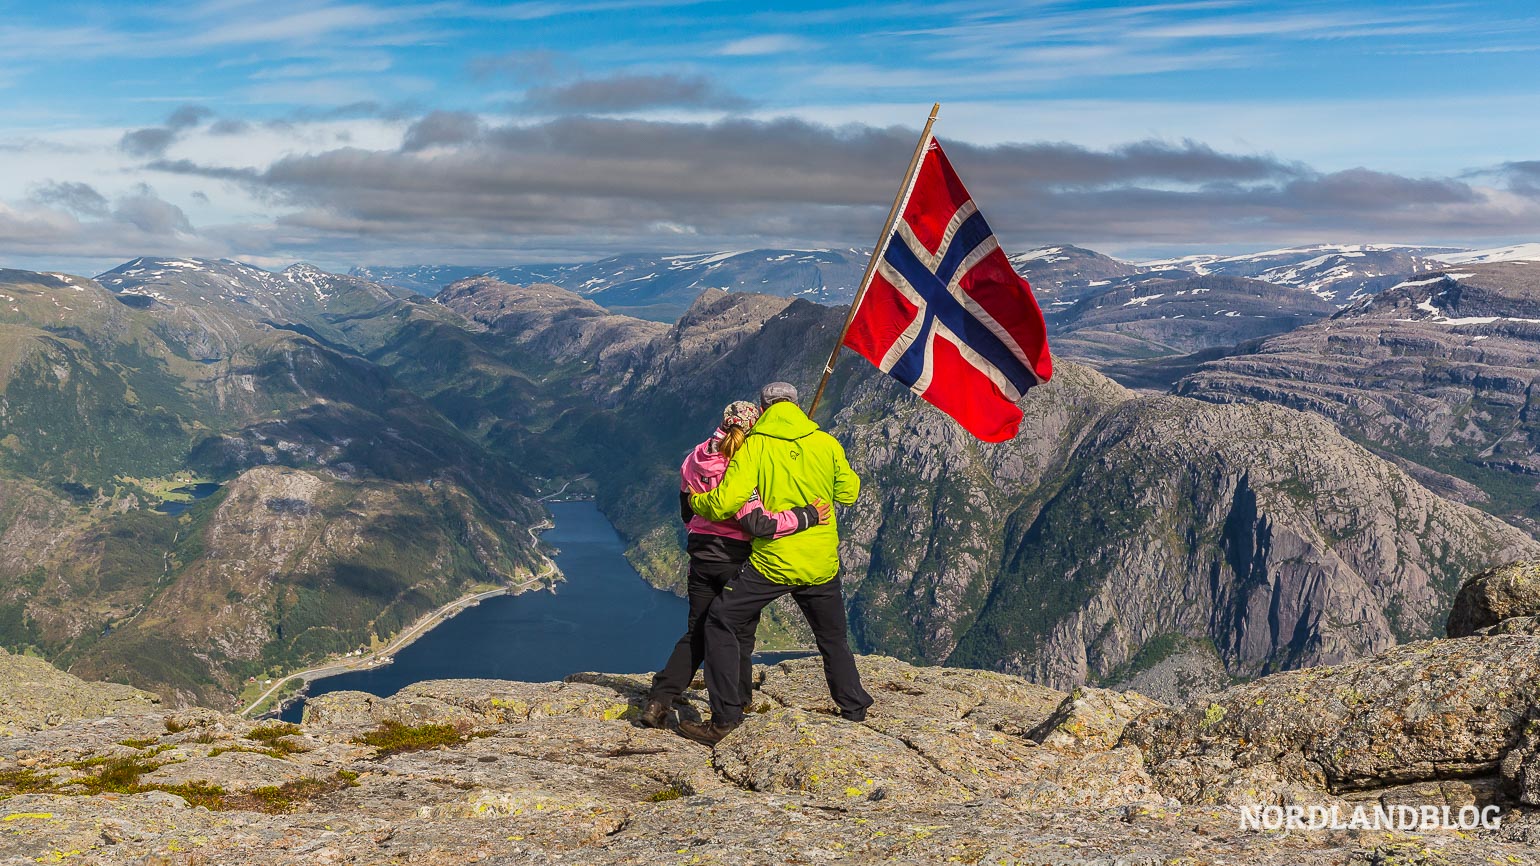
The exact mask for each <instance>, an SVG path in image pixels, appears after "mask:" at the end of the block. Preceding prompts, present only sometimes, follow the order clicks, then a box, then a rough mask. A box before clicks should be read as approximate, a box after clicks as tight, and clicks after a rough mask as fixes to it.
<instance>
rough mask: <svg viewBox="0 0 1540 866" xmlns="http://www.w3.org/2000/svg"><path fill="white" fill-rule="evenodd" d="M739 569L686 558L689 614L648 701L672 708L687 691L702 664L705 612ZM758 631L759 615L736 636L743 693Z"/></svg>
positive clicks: (750, 681) (748, 687) (738, 564)
mask: <svg viewBox="0 0 1540 866" xmlns="http://www.w3.org/2000/svg"><path fill="white" fill-rule="evenodd" d="M747 552H748V545H747V544H745V545H744V553H745V555H747ZM742 567H743V560H741V559H740V560H737V561H733V562H711V561H702V560H700V559H698V558H696V557H694V556H691V557H690V574H689V584H688V590H687V592H688V595H689V600H690V613H689V615H688V618H687V619H686V620H685V628H684V636H683V637H681V638H680V639H679V642H678V643H676V644H674V651H673V652H672V653H670V654H669V657H668V661H667V662H666V663H665V664H664V665H663V669H662V670H660V671H658V672H657V674H655V675H654V676H653V678H652V691H651V692H649V693H648V695H647V699H648V700H650V701H661V702H663V703H665V704H672V703H673V702H674V699H675V698H677V697H679V696H680V695H681V694H683V693H684V690H685V689H687V688H689V687H690V680H693V679H695V671H696V669H697V668H699V667H700V666H701V663H702V662H704V661H705V660H706V633H705V629H704V628H703V626H704V625H705V618H706V611H707V610H708V609H709V608H710V607H711V603H712V602H714V601H716V600H717V596H718V595H719V594H720V593H721V592H722V587H723V586H725V585H727V582H728V581H729V580H732V579H733V577H734V576H735V575H737V573H738V569H740V568H742ZM758 627H759V614H758V613H756V614H755V615H754V616H753V617H752V618H750V619H749V620H748V621H747V622H745V623H744V624H743V629H742V631H741V632H740V633H739V634H738V640H737V645H738V647H739V649H738V663H737V666H736V670H737V671H738V681H739V682H740V683H742V684H743V690H744V693H745V694H747V693H748V692H750V691H752V690H753V688H754V663H753V660H752V657H753V655H754V631H755V629H757V628H758Z"/></svg>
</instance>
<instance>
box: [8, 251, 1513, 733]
mask: <svg viewBox="0 0 1540 866" xmlns="http://www.w3.org/2000/svg"><path fill="white" fill-rule="evenodd" d="M1524 254H1525V253H1524V252H1523V250H1522V248H1521V249H1520V250H1519V252H1517V253H1512V254H1503V253H1492V254H1489V255H1487V257H1491V256H1498V257H1501V256H1503V255H1517V256H1519V257H1520V258H1522V256H1523V255H1524ZM1438 255H1454V254H1451V253H1448V252H1447V251H1443V250H1430V249H1420V248H1407V249H1400V248H1389V249H1380V248H1369V247H1357V248H1353V247H1329V248H1326V247H1323V248H1301V249H1299V250H1294V251H1269V252H1268V253H1264V254H1258V255H1256V256H1250V257H1245V256H1242V257H1233V256H1232V257H1203V258H1200V259H1193V260H1184V261H1173V262H1153V263H1144V264H1130V263H1124V262H1119V261H1117V260H1115V259H1111V258H1108V257H1106V256H1101V255H1100V254H1097V253H1094V252H1092V251H1089V250H1084V249H1081V248H1077V247H1073V246H1068V245H1063V246H1058V247H1048V248H1044V249H1042V250H1037V251H1033V252H1029V253H1027V254H1023V255H1020V256H1017V257H1015V258H1014V259H1013V264H1015V265H1016V266H1017V267H1018V269H1020V270H1022V271H1023V272H1024V273H1025V274H1027V275H1028V276H1029V279H1032V281H1033V283H1034V287H1035V288H1036V290H1037V293H1038V296H1039V299H1040V300H1041V301H1042V302H1043V305H1044V307H1045V310H1047V311H1048V314H1049V322H1050V328H1051V330H1052V336H1051V339H1052V341H1053V343H1054V346H1055V347H1056V350H1057V352H1058V356H1059V357H1058V363H1057V375H1056V376H1055V378H1054V379H1053V381H1052V382H1051V383H1050V384H1049V385H1047V386H1044V387H1042V388H1039V389H1036V390H1034V391H1033V392H1031V393H1030V394H1029V395H1028V396H1027V397H1026V399H1025V400H1024V401H1023V404H1022V405H1023V408H1024V409H1025V410H1026V412H1027V419H1026V421H1025V422H1024V425H1023V430H1022V433H1021V435H1020V436H1018V437H1017V438H1016V439H1015V440H1013V441H1012V442H1007V443H1001V444H999V445H985V444H982V443H979V442H977V441H974V440H972V439H971V438H969V437H967V436H966V435H964V434H962V433H961V431H960V430H959V429H958V428H956V426H955V425H954V424H952V423H951V422H950V421H949V420H947V419H946V418H945V417H944V416H940V415H939V414H937V413H935V412H934V411H933V410H930V409H929V408H928V407H926V406H925V405H924V404H921V403H918V402H916V401H914V400H913V399H912V398H911V397H910V396H909V395H908V394H907V393H905V392H903V391H902V389H900V388H899V387H898V386H896V385H895V384H893V383H891V382H890V381H889V380H887V379H886V378H885V377H882V376H881V375H880V374H876V373H875V372H874V371H872V370H870V369H869V368H867V367H866V365H864V364H862V363H859V362H857V361H856V360H855V359H853V358H852V357H846V358H844V359H843V360H842V361H841V363H840V364H839V365H838V367H837V369H836V371H835V375H834V378H833V381H832V383H831V386H830V392H829V397H830V399H829V400H828V403H827V406H828V408H827V409H821V411H820V415H819V418H818V420H819V421H820V423H823V424H824V425H825V426H827V427H828V428H829V429H830V430H831V431H832V432H834V433H835V434H836V435H837V436H839V437H840V438H841V440H842V441H844V442H845V444H846V446H847V449H848V451H849V453H850V456H851V459H852V462H853V464H854V465H855V466H856V467H857V469H858V471H860V472H861V473H862V475H863V477H864V478H865V479H866V480H867V492H866V493H865V494H863V498H862V501H861V502H859V503H858V504H857V505H856V506H854V507H853V508H851V509H849V510H848V512H847V513H846V514H845V515H844V516H843V517H842V523H843V524H844V530H843V535H844V541H843V546H842V551H841V553H842V560H843V562H844V563H845V569H846V572H847V577H846V579H847V585H848V587H849V592H850V605H851V608H850V616H851V623H852V635H853V640H854V641H855V642H856V644H857V646H858V648H859V649H861V650H862V651H864V652H875V653H882V654H887V655H893V656H896V657H899V658H901V659H904V660H906V661H910V662H915V663H928V664H939V663H945V664H962V665H967V666H972V667H985V668H992V669H996V670H1002V671H1007V672H1011V673H1018V674H1022V675H1024V676H1027V677H1029V678H1031V679H1034V680H1036V681H1039V682H1043V683H1045V684H1048V685H1052V686H1054V687H1058V688H1065V687H1068V686H1071V685H1074V684H1076V683H1080V682H1092V683H1098V684H1104V685H1116V684H1120V683H1127V682H1129V681H1132V680H1134V679H1136V678H1142V679H1140V681H1141V682H1148V681H1155V680H1159V681H1162V682H1177V681H1180V682H1184V683H1187V684H1188V685H1189V686H1191V685H1192V684H1193V683H1194V682H1197V683H1199V684H1202V685H1206V686H1208V687H1217V686H1220V685H1223V684H1225V683H1228V682H1230V681H1232V680H1236V679H1242V680H1244V679H1250V678H1253V677H1257V676H1261V675H1265V674H1268V673H1271V672H1274V671H1278V670H1286V669H1292V668H1297V667H1300V666H1305V665H1313V664H1329V663H1336V662H1342V661H1347V660H1350V659H1353V658H1358V657H1361V656H1364V655H1367V654H1372V653H1375V652H1379V651H1382V650H1384V649H1386V648H1388V647H1390V646H1393V645H1395V644H1398V643H1401V642H1404V641H1407V640H1413V639H1417V638H1420V637H1425V636H1429V635H1430V634H1431V633H1432V632H1433V631H1434V629H1435V624H1436V623H1437V622H1438V621H1439V619H1440V617H1441V616H1442V615H1443V612H1444V611H1446V610H1447V606H1448V604H1449V601H1450V598H1451V597H1452V592H1453V590H1454V587H1455V584H1456V581H1457V580H1458V578H1459V576H1460V575H1463V574H1467V573H1470V572H1472V571H1476V570H1480V568H1482V567H1484V566H1485V565H1486V564H1488V563H1492V562H1497V561H1501V560H1503V559H1505V558H1512V557H1518V556H1535V555H1540V543H1537V541H1536V524H1535V522H1534V521H1535V513H1534V511H1533V509H1534V508H1535V507H1536V505H1535V503H1536V501H1537V498H1540V497H1537V492H1536V489H1535V486H1536V482H1535V481H1534V478H1535V477H1536V476H1534V475H1533V474H1532V473H1531V472H1530V470H1531V469H1532V468H1533V467H1530V466H1529V462H1532V460H1533V454H1534V453H1535V450H1536V441H1535V439H1534V437H1533V436H1532V435H1531V434H1532V433H1533V430H1532V429H1531V428H1532V424H1531V423H1530V422H1531V421H1532V420H1533V417H1532V416H1533V415H1534V413H1533V411H1532V408H1533V407H1531V406H1530V405H1529V403H1530V402H1533V401H1532V400H1530V396H1532V395H1530V394H1529V392H1530V391H1533V390H1534V389H1533V387H1532V382H1531V378H1532V376H1530V377H1529V378H1526V376H1527V375H1529V374H1527V373H1526V372H1525V371H1528V370H1533V369H1534V368H1535V360H1536V359H1535V357H1534V355H1533V351H1532V349H1533V345H1534V343H1533V341H1534V339H1535V328H1536V327H1537V326H1536V325H1534V324H1533V323H1532V322H1530V321H1529V320H1532V319H1540V312H1537V311H1536V303H1537V302H1536V301H1535V298H1536V295H1535V294H1534V292H1535V285H1536V275H1537V274H1540V263H1528V262H1524V261H1498V262H1487V261H1485V260H1483V261H1480V262H1477V263H1475V264H1461V265H1459V266H1458V270H1455V269H1453V268H1451V267H1448V266H1445V265H1443V264H1442V263H1441V262H1439V261H1438V260H1437V259H1436V258H1435V257H1436V256H1438ZM1461 255H1473V256H1476V257H1478V258H1482V257H1483V254H1461ZM841 256H842V257H843V258H841ZM859 256H860V251H856V250H852V251H844V252H843V253H840V254H839V255H835V253H834V252H831V251H801V252H799V251H775V250H769V251H763V250H762V251H753V252H752V253H747V252H746V253H733V254H725V253H724V254H720V255H700V256H678V257H673V258H667V259H664V258H659V257H653V258H651V259H649V258H648V257H645V256H641V257H635V259H634V260H628V261H627V262H626V263H624V266H622V263H621V262H615V261H611V262H601V263H595V264H594V265H593V266H583V267H577V266H572V267H570V268H568V267H566V266H563V267H562V268H555V267H552V268H543V269H539V268H537V269H529V270H527V271H521V270H517V269H504V270H503V271H501V272H498V271H497V269H468V270H469V271H472V272H474V273H467V272H466V270H467V269H462V270H459V271H457V270H455V269H453V268H419V269H400V270H399V271H390V272H382V271H379V270H377V269H368V268H360V269H358V270H357V271H356V273H355V275H353V276H339V275H335V274H328V273H325V272H322V271H320V270H318V269H315V268H312V267H309V266H304V265H297V266H294V267H291V268H289V269H287V270H285V271H282V272H278V273H273V272H268V271H262V270H259V269H256V268H251V267H248V266H245V265H240V264H237V263H233V262H214V261H206V260H189V259H149V258H145V259H136V260H133V261H131V262H128V263H125V264H124V265H122V266H120V267H118V268H114V269H113V270H111V271H109V272H107V273H105V274H103V275H102V276H101V277H100V278H99V279H98V280H96V281H92V280H87V279H84V278H79V277H69V276H63V275H51V274H38V273H31V272H21V271H4V272H0V277H3V285H0V294H3V295H4V296H5V299H6V300H7V301H8V304H9V305H8V306H0V339H3V342H0V347H3V348H4V352H5V354H4V358H3V360H4V362H5V363H4V365H3V366H0V385H3V397H4V408H5V411H4V412H3V413H0V446H3V447H0V486H3V487H4V493H5V496H4V497H3V502H4V505H3V506H0V537H3V538H4V540H5V553H4V554H3V556H0V644H3V645H4V646H5V647H6V648H8V649H11V650H13V651H22V650H25V651H30V652H35V653H39V654H41V655H43V656H45V657H47V658H49V659H50V660H53V661H55V662H56V663H58V664H60V665H62V666H64V667H67V668H69V669H70V670H72V671H73V672H76V673H79V674H81V675H86V676H90V677H93V678H108V679H114V680H118V681H123V682H129V683H133V684H135V685H138V686H140V687H144V688H150V689H152V690H155V691H158V692H160V693H161V694H162V695H163V696H164V697H165V698H166V699H168V700H171V701H173V702H177V703H204V704H212V705H216V706H220V707H223V708H227V709H233V708H235V701H236V695H237V693H240V692H242V691H247V689H246V688H245V686H246V684H247V683H248V681H250V680H251V678H253V677H257V678H259V679H267V678H273V677H282V676H284V675H287V674H289V673H292V672H295V671H299V670H301V669H304V668H306V667H309V666H312V665H314V664H315V663H317V662H319V661H320V660H321V659H323V658H325V657H327V656H328V655H332V654H338V653H347V652H351V651H354V650H357V649H360V648H362V649H364V650H366V651H367V650H368V649H369V648H370V647H373V648H375V649H378V648H379V647H380V646H383V645H384V644H385V642H387V641H389V640H390V639H391V637H392V636H393V635H396V634H398V633H399V632H401V631H402V630H403V629H405V628H406V627H407V626H408V625H409V624H410V623H412V622H416V621H418V620H419V619H420V618H421V617H423V616H424V615H426V614H428V613H429V612H430V611H432V610H434V609H436V608H440V607H441V606H444V605H446V604H449V603H450V602H452V601H453V600H454V599H456V598H459V597H461V596H462V595H465V594H466V593H468V592H471V591H473V590H474V589H475V588H476V587H478V586H479V587H482V588H486V587H491V586H496V585H517V586H525V587H527V588H535V589H538V588H539V587H540V586H541V585H542V583H541V581H542V573H543V572H544V571H545V566H544V560H543V559H542V557H541V555H540V554H539V552H538V551H537V550H536V549H535V548H534V546H533V545H532V538H531V535H530V532H529V530H530V528H531V527H534V526H536V525H537V524H539V523H540V522H541V521H542V520H543V519H544V509H543V508H542V506H541V505H540V503H539V502H537V501H536V500H537V498H538V495H539V494H538V491H542V490H546V491H548V490H552V489H554V488H556V487H559V486H561V485H562V483H563V480H568V479H578V478H579V477H582V478H583V480H581V481H580V482H578V483H579V484H580V486H581V488H582V489H583V490H584V491H586V492H588V493H590V494H592V495H594V496H595V497H596V499H597V504H598V505H599V507H600V508H601V509H602V511H603V512H604V514H605V516H606V517H608V518H609V519H610V520H611V521H612V522H613V523H614V525H615V527H616V528H617V530H618V531H619V532H620V534H621V536H622V538H623V539H625V542H626V546H627V550H626V555H627V557H628V559H629V560H630V561H631V563H632V565H634V566H635V567H636V569H637V570H638V571H639V572H640V573H641V574H642V575H643V577H644V578H646V579H647V580H648V581H649V582H651V583H653V584H654V585H656V586H659V587H664V588H676V587H678V586H679V585H680V582H681V580H682V573H683V572H682V569H683V554H682V550H681V536H680V530H679V529H678V526H677V515H676V514H675V510H676V509H675V505H674V504H673V502H672V497H671V496H668V495H664V494H665V493H666V492H667V491H669V490H670V489H671V488H672V486H673V484H674V482H673V481H672V480H671V479H672V477H673V475H674V474H675V473H676V471H677V461H678V459H679V455H680V454H683V453H684V452H685V450H687V449H688V448H689V447H690V446H691V445H693V444H694V443H695V442H696V441H697V440H698V439H700V438H701V437H703V436H704V435H705V434H706V433H707V432H709V430H710V429H711V427H712V425H713V423H714V422H713V420H712V419H713V417H714V415H715V414H716V413H717V412H719V411H720V407H721V405H723V404H725V403H726V402H728V401H729V400H731V399H739V398H742V397H744V396H746V395H752V394H753V393H754V391H755V390H756V389H757V387H758V385H759V384H761V383H763V382H764V381H768V380H771V379H785V380H788V381H791V382H794V383H796V384H798V385H799V386H800V387H803V388H806V389H808V390H809V391H810V390H811V387H812V385H813V384H815V383H816V373H817V372H818V370H819V368H820V367H821V364H822V360H823V357H822V356H823V355H824V354H825V353H826V352H827V349H828V346H829V345H831V344H832V343H833V341H834V335H835V334H836V333H837V330H838V328H839V324H840V321H841V319H842V315H843V314H842V311H841V310H840V309H839V308H837V307H831V306H827V305H826V304H827V303H833V302H838V301H840V300H841V297H840V295H839V286H840V285H844V283H842V282H841V281H842V280H844V279H845V277H843V276H840V275H841V274H845V273H847V272H846V271H842V270H841V268H846V267H847V266H848V265H849V263H850V262H851V261H856V262H857V263H859ZM810 257H811V259H813V260H812V261H809V260H807V259H809V258H810ZM665 260H666V261H668V262H669V263H670V265H669V267H673V268H675V271H674V272H673V273H674V276H672V277H670V278H668V279H661V278H659V277H657V276H656V275H654V276H653V277H646V275H647V274H649V273H651V264H656V263H658V262H662V261H665ZM649 263H651V264H649ZM601 266H602V267H601ZM778 268H779V269H780V270H778ZM605 269H608V270H605ZM1396 269H1400V270H1401V273H1399V274H1394V273H1392V271H1395V270H1396ZM536 270H539V271H540V273H536ZM815 272H816V273H815ZM605 274H607V275H608V276H607V277H604V276H603V275H605ZM499 276H506V277H508V278H509V279H520V280H527V281H528V283H527V284H524V285H516V284H514V283H511V282H507V281H505V280H503V279H499ZM579 276H581V279H578V277H579ZM857 276H859V274H857ZM371 277H373V278H378V279H379V280H381V281H382V282H375V281H374V280H373V279H370V278H371ZM643 277H646V278H645V279H644V278H643ZM451 278H453V280H454V281H453V282H452V284H450V285H448V286H446V287H437V291H434V296H433V297H427V296H425V295H424V294H422V292H425V291H433V290H434V289H435V288H436V286H435V281H437V280H441V279H451ZM547 278H548V279H549V280H550V281H551V282H545V280H546V279H547ZM850 279H852V280H853V279H854V278H853V277H852V278H850ZM756 280H758V281H759V283H758V288H766V289H768V292H760V291H755V289H756V284H755V281H756ZM391 281H395V282H396V283H397V285H390V284H389V283H390V282H391ZM413 281H415V282H413ZM713 281H715V282H720V283H722V286H721V287H717V286H710V285H709V284H710V283H711V282H713ZM406 283H411V285H403V284H406ZM814 283H816V284H817V286H814V285H813V284H814ZM564 285H567V286H574V287H577V288H579V289H583V290H582V291H571V290H569V289H568V288H564V287H563V286H564ZM585 287H586V288H585ZM703 287H705V288H704V289H703ZM810 287H812V289H810ZM819 287H821V288H819ZM724 288H726V289H733V291H724V290H723V289H724ZM815 301H817V302H815ZM670 305H673V306H672V307H671V306H670ZM674 307H677V308H678V309H679V310H680V312H679V313H678V314H677V316H676V317H674V318H670V319H667V320H666V321H657V320H654V318H649V317H653V316H655V317H656V318H663V317H664V316H663V314H664V313H668V312H670V311H671V310H672V309H673V308H674ZM632 313H635V314H636V315H632ZM1387 341H1389V342H1387ZM1451 341H1454V342H1451ZM1375 346H1378V347H1381V348H1378V349H1373V348H1371V347H1375ZM1374 351H1379V352H1382V353H1383V357H1382V360H1378V361H1374V362H1373V363H1372V364H1370V365H1368V366H1365V364H1364V363H1363V361H1364V360H1365V358H1366V357H1367V358H1373V357H1374V356H1373V354H1372V353H1373V352H1374ZM1120 383H1121V384H1120ZM1462 395H1464V396H1462ZM1430 422H1431V423H1430ZM1525 431H1529V432H1525ZM215 485H217V488H216V487H215ZM786 614H787V611H780V612H779V613H776V614H774V615H772V616H770V617H768V618H767V622H766V624H765V625H764V627H763V630H762V633H761V640H762V643H763V644H764V645H765V646H767V647H775V646H790V645H796V644H799V643H801V642H802V641H803V639H804V637H805V636H804V635H802V634H801V632H800V629H801V625H800V618H799V617H798V616H796V615H795V614H791V615H790V616H787V615H786ZM1194 677H1196V678H1197V679H1196V680H1194V679H1193V678H1194ZM1152 688H1153V687H1152ZM247 697H248V698H250V697H251V695H250V694H249V693H248V695H247Z"/></svg>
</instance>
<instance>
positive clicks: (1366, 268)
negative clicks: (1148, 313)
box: [1141, 244, 1455, 306]
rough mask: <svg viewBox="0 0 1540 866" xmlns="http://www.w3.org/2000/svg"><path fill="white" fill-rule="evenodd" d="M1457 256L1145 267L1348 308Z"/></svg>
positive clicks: (1304, 257) (1366, 251) (1370, 251)
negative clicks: (1235, 280)
mask: <svg viewBox="0 0 1540 866" xmlns="http://www.w3.org/2000/svg"><path fill="white" fill-rule="evenodd" d="M1452 252H1455V251H1454V250H1452V249H1450V248H1448V247H1417V246H1398V245H1390V244H1317V245H1314V246H1304V247H1287V248H1284V249H1276V250H1265V251H1263V252H1258V253H1246V254H1244V255H1237V256H1215V255H1193V256H1183V257H1180V258H1174V259H1161V260H1157V261H1150V262H1142V263H1141V266H1142V267H1144V268H1148V269H1152V270H1156V269H1163V268H1178V269H1181V270H1186V271H1191V272H1192V273H1195V274H1198V275H1200V276H1203V275H1209V274H1215V275H1224V276H1234V277H1251V278H1252V279H1258V280H1265V281H1266V282H1269V283H1276V284H1278V285H1280V286H1292V287H1294V288H1297V289H1303V290H1305V291H1307V292H1310V293H1311V294H1314V295H1315V296H1317V297H1319V298H1321V299H1322V300H1325V301H1330V302H1332V303H1335V304H1337V305H1338V306H1345V305H1347V304H1350V303H1352V302H1353V301H1355V300H1357V299H1358V298H1361V297H1364V296H1366V295H1372V294H1374V293H1375V292H1377V291H1380V290H1381V289H1384V288H1387V287H1389V286H1391V285H1394V284H1395V283H1396V282H1398V281H1399V280H1400V278H1401V277H1404V276H1406V275H1408V274H1420V273H1423V272H1425V271H1432V270H1437V269H1438V268H1439V267H1441V266H1442V261H1441V260H1439V259H1437V258H1435V257H1436V256H1438V255H1440V254H1444V253H1452Z"/></svg>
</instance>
